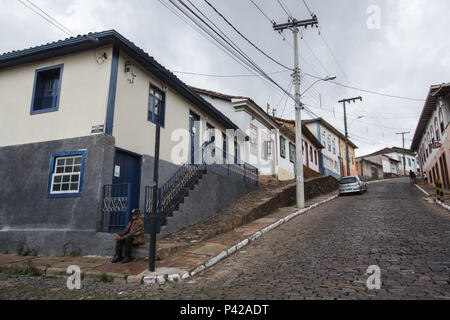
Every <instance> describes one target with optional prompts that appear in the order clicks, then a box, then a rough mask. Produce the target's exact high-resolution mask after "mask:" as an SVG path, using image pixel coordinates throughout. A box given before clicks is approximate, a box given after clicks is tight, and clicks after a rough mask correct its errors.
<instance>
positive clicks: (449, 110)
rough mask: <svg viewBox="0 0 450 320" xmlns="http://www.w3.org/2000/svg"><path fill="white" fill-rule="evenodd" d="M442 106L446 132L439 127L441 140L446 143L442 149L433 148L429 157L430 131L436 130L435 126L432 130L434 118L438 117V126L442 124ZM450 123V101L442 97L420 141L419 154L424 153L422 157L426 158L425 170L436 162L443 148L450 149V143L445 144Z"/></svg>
mask: <svg viewBox="0 0 450 320" xmlns="http://www.w3.org/2000/svg"><path fill="white" fill-rule="evenodd" d="M440 107H441V108H442V114H443V118H444V132H443V133H442V132H441V130H440V128H439V136H440V137H439V138H440V139H439V142H441V143H442V144H444V145H443V146H442V148H440V149H431V153H429V152H428V157H427V156H426V152H425V150H426V149H428V146H429V144H430V143H431V136H430V138H429V136H428V132H431V131H435V129H434V128H433V130H431V129H432V127H434V119H435V118H437V119H438V126H440V123H439V108H440ZM449 124H450V106H449V101H448V99H442V98H440V99H438V102H437V104H436V108H435V109H434V111H433V115H432V116H431V117H430V121H429V122H428V124H427V127H426V130H425V132H424V134H423V136H422V139H421V141H420V147H419V155H423V156H424V157H422V158H425V163H424V164H423V167H424V169H425V171H428V170H430V168H431V167H432V166H433V165H434V163H435V162H436V156H437V155H438V154H441V153H442V149H443V150H449V149H450V146H449V145H445V143H446V141H447V131H448V130H446V129H447V127H448V125H449ZM434 137H435V138H436V133H434ZM449 166H450V164H449Z"/></svg>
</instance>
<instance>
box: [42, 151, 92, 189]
mask: <svg viewBox="0 0 450 320" xmlns="http://www.w3.org/2000/svg"><path fill="white" fill-rule="evenodd" d="M85 160H86V151H84V150H81V151H74V152H64V153H54V154H52V159H51V162H50V175H49V178H48V186H47V198H70V197H81V195H82V193H83V180H84V164H85Z"/></svg>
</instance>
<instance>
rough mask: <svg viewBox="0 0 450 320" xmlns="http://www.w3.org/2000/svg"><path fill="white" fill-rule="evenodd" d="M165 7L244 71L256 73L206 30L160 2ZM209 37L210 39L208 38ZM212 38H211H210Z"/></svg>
mask: <svg viewBox="0 0 450 320" xmlns="http://www.w3.org/2000/svg"><path fill="white" fill-rule="evenodd" d="M158 1H159V2H160V3H161V4H162V5H163V6H164V7H166V8H167V9H168V10H170V11H171V12H172V13H173V14H175V15H176V16H177V17H178V18H180V19H181V20H183V21H184V22H185V23H186V24H187V25H189V26H190V27H191V28H192V29H194V30H195V31H197V32H198V33H199V34H200V35H202V36H203V37H204V38H205V39H206V40H208V41H209V42H211V43H212V44H213V45H214V46H216V47H217V48H219V49H220V50H221V51H222V52H224V53H225V54H226V55H228V56H229V57H230V58H231V59H233V60H234V61H236V62H237V63H238V64H240V65H241V66H242V67H243V68H244V69H246V70H247V71H249V72H254V71H253V70H251V69H250V68H249V67H248V66H247V65H244V64H243V63H242V62H241V61H239V60H238V59H237V58H236V57H235V56H234V55H232V54H231V53H230V52H228V51H226V50H225V49H224V48H223V47H221V46H220V45H219V44H218V42H215V41H213V40H212V39H211V38H214V36H213V35H211V34H209V33H208V32H207V31H205V30H204V29H202V28H200V27H199V26H197V25H195V24H194V23H193V22H192V21H189V20H187V19H186V18H185V17H183V16H182V15H181V14H179V13H178V12H177V11H176V10H175V9H173V8H172V7H171V6H169V5H168V4H166V3H165V2H164V1H163V0H158ZM208 36H209V37H208ZM210 37H211V38H210Z"/></svg>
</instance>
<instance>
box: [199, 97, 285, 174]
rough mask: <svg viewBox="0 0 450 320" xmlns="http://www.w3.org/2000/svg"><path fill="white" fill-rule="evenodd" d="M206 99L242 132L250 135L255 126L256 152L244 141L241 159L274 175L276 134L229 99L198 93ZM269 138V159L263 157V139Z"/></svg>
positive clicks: (276, 148)
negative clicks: (271, 152)
mask: <svg viewBox="0 0 450 320" xmlns="http://www.w3.org/2000/svg"><path fill="white" fill-rule="evenodd" d="M200 95H201V96H202V97H203V98H204V99H205V100H206V101H208V102H209V103H211V104H212V105H213V106H214V107H215V108H216V109H218V110H219V111H220V112H222V113H223V114H224V115H225V116H227V117H228V118H229V119H230V120H231V121H233V122H234V123H235V124H236V125H237V126H238V127H239V128H240V129H241V130H242V131H243V132H245V133H246V134H247V135H248V136H250V131H251V129H250V128H251V126H254V127H256V129H257V136H258V139H257V141H258V144H257V152H256V153H253V152H250V145H249V142H246V143H245V149H244V152H242V153H241V160H243V161H245V162H247V163H249V164H251V165H253V166H255V167H256V168H258V170H259V173H260V174H262V175H274V174H276V166H277V163H278V159H275V156H274V155H276V154H278V153H277V151H278V150H279V142H277V134H276V133H272V132H271V131H270V128H268V127H266V126H265V125H264V124H263V123H261V122H260V121H259V120H258V119H256V118H254V117H252V116H251V115H250V114H249V113H247V112H246V111H245V110H237V111H236V110H235V108H234V106H233V104H232V102H231V101H227V100H224V99H220V98H216V97H211V96H210V95H207V94H200ZM265 137H267V139H270V140H272V141H273V155H272V157H271V158H270V159H267V160H266V159H263V157H262V153H263V147H262V146H263V141H264V140H265Z"/></svg>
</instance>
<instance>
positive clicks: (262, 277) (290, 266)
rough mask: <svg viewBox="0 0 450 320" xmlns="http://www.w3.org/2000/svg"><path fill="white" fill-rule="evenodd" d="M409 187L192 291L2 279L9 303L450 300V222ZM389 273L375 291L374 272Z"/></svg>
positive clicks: (393, 188) (361, 203)
mask: <svg viewBox="0 0 450 320" xmlns="http://www.w3.org/2000/svg"><path fill="white" fill-rule="evenodd" d="M423 197H424V195H423V193H421V192H420V190H418V189H417V188H415V187H413V186H410V185H409V181H408V180H407V179H396V180H391V181H387V182H380V183H376V184H371V185H369V192H368V193H367V194H365V195H363V196H361V195H355V196H345V197H341V198H339V199H337V200H334V201H332V202H329V203H327V204H324V205H322V206H321V207H318V208H316V209H314V210H312V211H309V212H308V213H306V214H304V215H302V216H299V217H297V218H295V219H293V220H291V221H290V222H288V223H286V224H284V225H282V226H280V227H279V228H277V229H275V230H272V231H271V232H269V233H267V234H265V235H264V236H263V237H261V238H260V239H258V240H257V241H255V242H253V243H251V244H250V245H248V246H247V247H245V248H244V249H242V250H241V251H239V252H237V253H235V254H234V255H232V256H230V257H228V258H226V259H225V260H223V261H222V262H220V263H218V264H216V265H215V266H213V267H212V268H210V269H208V270H205V271H204V272H202V273H200V274H199V275H197V276H195V277H193V278H189V279H187V280H185V281H180V282H178V283H177V282H175V283H167V284H165V285H163V286H158V285H154V286H145V285H138V286H136V285H130V284H116V283H114V284H110V283H107V282H104V281H103V282H102V281H98V280H95V279H87V280H83V282H82V286H83V287H82V289H81V290H75V291H70V290H68V289H66V287H65V279H62V278H44V277H32V276H22V275H14V274H6V273H3V274H0V298H1V299H17V298H26V299H291V300H292V299H293V300H300V299H449V300H450V246H449V244H450V214H449V213H448V211H446V210H444V209H442V208H440V207H438V206H435V205H433V204H429V203H427V202H425V201H423V200H422V199H423ZM370 265H378V266H379V267H380V268H381V289H380V290H368V289H367V287H366V281H367V278H368V275H366V271H367V268H368V267H369V266H370Z"/></svg>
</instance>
